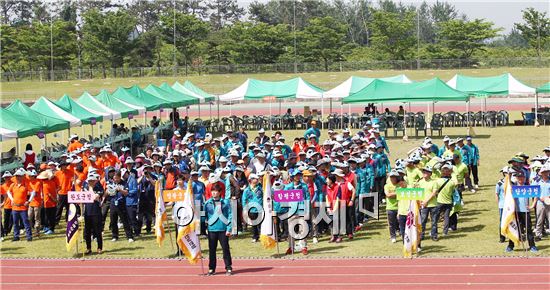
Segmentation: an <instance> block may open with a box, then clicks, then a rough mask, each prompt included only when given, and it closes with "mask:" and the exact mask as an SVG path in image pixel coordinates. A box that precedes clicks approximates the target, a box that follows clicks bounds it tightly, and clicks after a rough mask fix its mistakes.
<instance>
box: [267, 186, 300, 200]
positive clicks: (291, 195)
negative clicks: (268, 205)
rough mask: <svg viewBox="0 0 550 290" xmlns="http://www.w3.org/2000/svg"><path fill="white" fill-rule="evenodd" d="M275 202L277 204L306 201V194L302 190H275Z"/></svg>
mask: <svg viewBox="0 0 550 290" xmlns="http://www.w3.org/2000/svg"><path fill="white" fill-rule="evenodd" d="M273 200H274V201H276V202H297V201H304V192H303V191H302V190H301V189H290V190H275V192H273Z"/></svg>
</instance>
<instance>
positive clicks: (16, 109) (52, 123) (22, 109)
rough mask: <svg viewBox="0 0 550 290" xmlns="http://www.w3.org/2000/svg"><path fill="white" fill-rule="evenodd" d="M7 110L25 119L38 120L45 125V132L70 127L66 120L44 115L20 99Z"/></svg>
mask: <svg viewBox="0 0 550 290" xmlns="http://www.w3.org/2000/svg"><path fill="white" fill-rule="evenodd" d="M6 110H8V111H10V112H12V113H15V114H18V115H19V116H21V117H23V118H24V119H25V120H33V121H37V122H38V123H39V124H41V125H42V126H43V127H45V130H44V133H52V132H57V131H61V130H66V129H69V128H70V123H69V122H68V121H66V120H62V119H58V118H54V117H50V116H46V115H43V114H41V113H38V112H36V111H34V110H33V109H31V108H29V107H28V106H27V105H25V104H23V102H21V101H20V100H17V101H15V102H13V103H12V104H11V105H9V106H8V107H7V108H6Z"/></svg>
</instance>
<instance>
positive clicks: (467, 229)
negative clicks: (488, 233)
mask: <svg viewBox="0 0 550 290" xmlns="http://www.w3.org/2000/svg"><path fill="white" fill-rule="evenodd" d="M484 228H485V225H475V226H471V227H459V228H458V231H459V232H465V233H470V232H478V231H481V230H483V229H484Z"/></svg>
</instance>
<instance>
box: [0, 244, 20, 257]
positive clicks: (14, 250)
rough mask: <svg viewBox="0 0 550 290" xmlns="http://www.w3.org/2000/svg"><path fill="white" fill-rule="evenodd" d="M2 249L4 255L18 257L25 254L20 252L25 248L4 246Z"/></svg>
mask: <svg viewBox="0 0 550 290" xmlns="http://www.w3.org/2000/svg"><path fill="white" fill-rule="evenodd" d="M1 249H2V254H15V255H18V254H23V253H21V252H19V251H18V250H21V249H24V247H5V246H3V245H2V247H1Z"/></svg>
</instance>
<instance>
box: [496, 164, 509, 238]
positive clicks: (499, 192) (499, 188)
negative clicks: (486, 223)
mask: <svg viewBox="0 0 550 290" xmlns="http://www.w3.org/2000/svg"><path fill="white" fill-rule="evenodd" d="M500 172H501V173H502V175H503V176H506V173H507V172H508V167H504V168H502V169H501V170H500ZM495 195H496V199H497V203H498V212H499V220H498V224H499V227H498V234H499V241H500V242H501V243H504V242H505V241H506V237H505V236H503V235H502V233H501V231H500V223H501V221H502V209H503V208H504V178H501V179H499V181H498V182H497V184H496V186H495Z"/></svg>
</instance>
